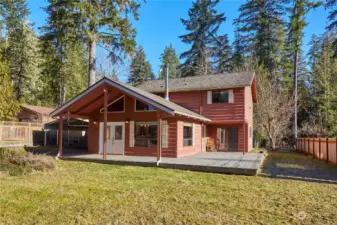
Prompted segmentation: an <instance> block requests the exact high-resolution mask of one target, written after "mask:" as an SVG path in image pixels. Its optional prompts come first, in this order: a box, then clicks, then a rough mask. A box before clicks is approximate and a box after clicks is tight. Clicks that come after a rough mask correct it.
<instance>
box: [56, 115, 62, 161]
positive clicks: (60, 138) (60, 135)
mask: <svg viewBox="0 0 337 225" xmlns="http://www.w3.org/2000/svg"><path fill="white" fill-rule="evenodd" d="M58 132H59V135H58V136H59V137H58V144H59V153H58V154H57V157H60V156H62V150H63V149H62V148H63V115H62V114H61V115H60V119H59V130H58Z"/></svg>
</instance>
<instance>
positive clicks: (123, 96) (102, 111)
mask: <svg viewBox="0 0 337 225" xmlns="http://www.w3.org/2000/svg"><path fill="white" fill-rule="evenodd" d="M121 98H124V107H123V111H118V112H109V111H108V113H125V95H122V96H120V97H119V98H117V99H115V100H114V101H113V102H111V103H109V104H108V105H107V108H108V107H109V106H110V105H112V104H114V103H115V102H117V101H118V100H119V99H121ZM100 112H101V113H104V107H103V108H101V110H100Z"/></svg>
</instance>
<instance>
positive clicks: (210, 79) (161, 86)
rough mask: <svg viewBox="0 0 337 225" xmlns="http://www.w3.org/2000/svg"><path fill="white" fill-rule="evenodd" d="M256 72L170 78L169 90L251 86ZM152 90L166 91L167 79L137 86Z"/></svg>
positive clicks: (153, 91)
mask: <svg viewBox="0 0 337 225" xmlns="http://www.w3.org/2000/svg"><path fill="white" fill-rule="evenodd" d="M253 77H254V72H242V73H224V74H216V75H209V76H194V77H183V78H175V79H169V91H170V92H177V91H192V90H212V89H221V88H235V87H245V86H250V85H251V83H252V80H253ZM137 87H138V88H140V89H142V90H145V91H148V92H152V93H162V92H165V80H150V81H146V82H144V83H142V84H140V85H138V86H137Z"/></svg>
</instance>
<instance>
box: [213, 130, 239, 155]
mask: <svg viewBox="0 0 337 225" xmlns="http://www.w3.org/2000/svg"><path fill="white" fill-rule="evenodd" d="M230 127H235V128H238V151H239V152H243V151H244V140H245V139H244V133H243V124H232V125H221V124H209V125H207V135H208V136H209V137H211V138H213V139H214V140H215V144H216V139H217V138H218V136H217V129H219V128H230Z"/></svg>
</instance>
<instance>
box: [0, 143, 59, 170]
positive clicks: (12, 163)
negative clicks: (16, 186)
mask: <svg viewBox="0 0 337 225" xmlns="http://www.w3.org/2000/svg"><path fill="white" fill-rule="evenodd" d="M55 167H56V163H55V160H54V159H53V158H52V157H50V156H46V155H34V154H32V153H30V152H26V151H25V150H24V149H23V148H0V171H5V172H7V173H8V174H9V175H20V174H26V173H29V172H32V171H33V170H37V171H45V170H50V169H54V168H55Z"/></svg>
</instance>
